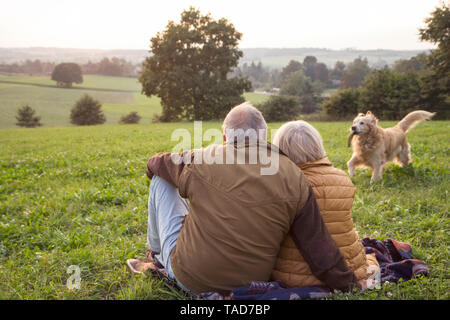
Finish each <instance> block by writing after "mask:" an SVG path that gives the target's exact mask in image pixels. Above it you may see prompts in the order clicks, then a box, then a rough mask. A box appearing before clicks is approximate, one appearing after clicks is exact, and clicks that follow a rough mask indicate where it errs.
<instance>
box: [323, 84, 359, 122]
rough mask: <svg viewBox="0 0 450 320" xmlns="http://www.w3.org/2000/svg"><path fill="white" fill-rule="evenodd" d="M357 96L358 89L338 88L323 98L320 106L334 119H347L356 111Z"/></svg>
mask: <svg viewBox="0 0 450 320" xmlns="http://www.w3.org/2000/svg"><path fill="white" fill-rule="evenodd" d="M359 98H360V90H359V89H345V90H340V91H338V92H336V93H335V94H333V95H331V96H330V97H329V98H328V99H327V100H325V101H324V102H323V104H322V108H323V110H324V111H325V112H326V114H327V115H329V116H331V117H332V118H333V119H334V120H344V119H349V118H351V117H354V116H355V115H356V114H357V113H358V110H359Z"/></svg>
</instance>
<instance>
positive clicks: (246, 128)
mask: <svg viewBox="0 0 450 320" xmlns="http://www.w3.org/2000/svg"><path fill="white" fill-rule="evenodd" d="M222 130H223V133H224V134H225V136H226V138H227V143H233V142H234V141H235V140H241V139H244V138H251V139H252V138H253V139H257V140H264V141H265V140H266V139H267V123H266V120H264V117H263V115H262V114H261V112H260V111H259V110H258V109H256V108H255V107H254V106H253V105H252V104H251V103H249V102H244V103H242V104H240V105H238V106H236V107H234V108H233V109H231V110H230V112H228V114H227V116H226V117H225V120H224V121H223V125H222Z"/></svg>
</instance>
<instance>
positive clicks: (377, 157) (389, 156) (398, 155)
mask: <svg viewBox="0 0 450 320" xmlns="http://www.w3.org/2000/svg"><path fill="white" fill-rule="evenodd" d="M433 116H434V113H431V112H428V111H423V110H417V111H413V112H411V113H409V114H407V115H406V117H404V118H403V119H402V120H401V121H400V122H399V123H397V125H395V126H394V127H392V128H387V129H383V128H381V127H379V126H378V125H377V123H378V119H377V118H376V117H375V116H374V115H373V114H372V112H370V111H368V112H367V113H366V114H364V113H360V114H358V115H357V116H356V118H355V119H354V120H353V125H352V127H351V128H350V135H349V137H348V145H349V146H350V143H352V146H353V155H352V157H351V159H350V160H349V161H348V162H347V167H348V173H349V174H350V176H354V175H355V169H356V168H358V167H368V168H371V169H372V178H371V181H375V180H377V179H380V178H382V176H383V173H384V169H385V167H386V164H387V163H388V162H389V161H393V160H396V162H397V163H398V164H400V165H408V164H409V163H411V146H410V145H409V143H408V141H407V140H406V132H407V131H408V130H409V129H411V128H412V127H413V126H414V125H415V124H416V123H418V122H421V121H424V120H430V119H431V118H432V117H433Z"/></svg>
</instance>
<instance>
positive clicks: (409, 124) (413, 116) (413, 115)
mask: <svg viewBox="0 0 450 320" xmlns="http://www.w3.org/2000/svg"><path fill="white" fill-rule="evenodd" d="M435 114H436V113H435V112H428V111H423V110H417V111H413V112H410V113H408V114H407V115H406V117H404V118H403V119H402V120H401V121H400V122H399V123H397V125H396V127H398V128H400V129H402V130H403V131H404V132H408V130H409V129H412V128H414V126H415V125H416V124H417V123H419V122H422V121H425V120H430V119H431V118H432V117H433V116H434V115H435Z"/></svg>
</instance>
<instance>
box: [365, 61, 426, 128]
mask: <svg viewBox="0 0 450 320" xmlns="http://www.w3.org/2000/svg"><path fill="white" fill-rule="evenodd" d="M360 104H361V108H365V109H367V110H371V111H372V112H373V113H374V114H376V115H377V116H379V117H380V118H382V119H389V120H398V119H401V118H402V117H404V116H405V115H406V114H407V113H409V112H411V111H413V110H417V109H424V110H428V106H426V105H422V100H421V87H420V83H419V77H418V75H417V73H413V72H405V73H398V72H395V71H392V70H391V69H389V68H385V69H382V70H375V71H373V72H372V73H371V74H370V75H369V76H367V78H366V80H365V81H364V86H363V87H362V88H361V96H360ZM367 110H360V111H367Z"/></svg>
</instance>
